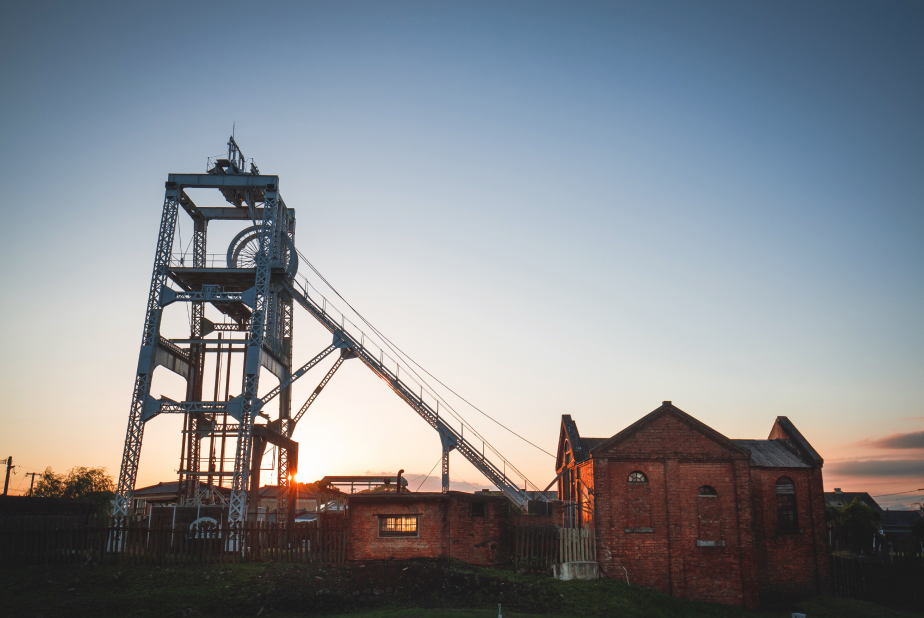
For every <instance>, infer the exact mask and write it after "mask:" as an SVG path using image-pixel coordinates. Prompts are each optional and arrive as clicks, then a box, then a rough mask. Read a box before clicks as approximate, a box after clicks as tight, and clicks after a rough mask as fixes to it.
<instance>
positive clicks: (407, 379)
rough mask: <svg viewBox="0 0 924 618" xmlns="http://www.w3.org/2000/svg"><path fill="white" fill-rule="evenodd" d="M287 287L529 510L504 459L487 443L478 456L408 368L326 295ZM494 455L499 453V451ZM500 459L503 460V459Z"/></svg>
mask: <svg viewBox="0 0 924 618" xmlns="http://www.w3.org/2000/svg"><path fill="white" fill-rule="evenodd" d="M286 286H287V287H288V291H289V293H290V294H291V295H292V297H293V298H294V299H295V301H296V302H298V303H299V304H300V305H301V306H302V307H304V308H305V310H306V311H308V313H310V314H311V315H313V316H314V317H315V319H317V320H318V321H319V322H320V323H321V324H322V325H323V326H324V327H325V328H326V329H327V330H329V331H330V332H331V333H332V334H333V335H334V336H335V338H336V337H340V338H341V339H342V340H343V343H344V347H349V348H351V349H352V350H353V351H354V352H355V353H356V355H357V356H358V357H359V358H360V359H362V361H363V362H364V363H365V364H366V366H367V367H369V368H370V369H371V370H372V371H373V372H374V373H376V374H377V375H378V376H379V377H380V378H382V379H383V380H384V381H385V382H387V383H388V385H389V386H390V387H391V388H392V390H394V391H395V392H396V393H397V394H398V395H399V396H400V397H401V398H402V399H404V401H405V402H406V403H407V404H408V405H410V406H411V407H412V408H413V409H414V410H415V411H416V412H417V414H419V415H420V416H421V417H422V418H423V419H424V420H425V421H426V422H427V423H428V424H429V425H430V426H431V427H433V428H434V429H436V430H437V431H438V432H440V434H443V436H444V437H445V439H447V440H449V443H450V444H454V447H455V449H456V450H457V451H459V453H460V454H461V455H462V456H463V457H465V458H466V459H467V460H468V461H469V462H470V463H471V464H472V465H473V466H475V468H476V469H477V470H478V471H479V472H481V473H482V474H484V475H485V477H487V479H488V480H489V481H491V483H493V484H494V485H495V486H496V487H498V488H499V489H500V490H501V491H502V492H503V493H504V495H505V496H507V498H508V499H509V500H510V501H511V502H513V503H514V504H516V505H517V506H519V507H520V508H521V509H523V510H526V506H527V500H528V499H529V498H528V496H527V494H526V492H525V491H524V490H522V489H520V488H519V487H517V485H516V484H515V483H513V482H512V481H511V480H510V478H509V477H508V476H507V473H506V460H505V459H504V464H503V468H499V467H497V466H496V465H495V464H494V463H493V462H492V461H491V460H490V459H488V458H487V457H486V456H485V452H484V443H482V450H481V452H479V451H478V449H477V447H476V446H475V445H473V444H472V443H471V442H470V441H468V440H467V439H466V438H465V435H464V432H465V426H464V424H460V430H458V431H457V430H456V429H455V428H453V427H452V426H451V425H450V424H449V423H448V422H447V420H448V419H447V418H446V414H445V413H444V414H443V415H442V416H441V415H440V404H439V401H440V400H439V398H438V397H436V395H434V394H433V393H432V392H430V391H429V390H428V389H427V388H425V386H424V385H423V384H421V383H420V382H418V381H417V380H415V379H414V378H413V377H411V375H410V373H409V372H408V370H407V369H406V368H405V370H404V371H403V372H402V371H401V363H399V362H398V361H397V360H395V359H394V358H392V357H391V356H389V355H388V354H386V353H385V351H384V350H383V349H382V348H381V347H380V346H378V345H377V344H376V343H375V342H374V341H372V340H370V339H369V338H368V337H367V336H366V334H365V333H364V332H363V330H362V329H361V328H359V327H358V326H356V324H354V323H353V322H351V321H350V320H349V319H347V318H346V316H345V315H344V314H343V312H341V311H339V310H338V309H337V308H336V307H334V306H333V305H332V304H331V303H329V302H328V301H327V299H326V298H325V297H324V296H323V295H321V294H320V293H318V292H317V291H316V290H311V289H310V286H308V285H303V284H302V283H300V282H298V281H297V280H293V281H291V282H287V283H286ZM312 292H313V293H312ZM492 450H493V449H492ZM494 452H495V453H497V451H494ZM498 455H499V453H498ZM501 458H502V459H503V456H501Z"/></svg>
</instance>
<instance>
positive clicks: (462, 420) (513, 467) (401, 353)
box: [295, 247, 554, 487]
mask: <svg viewBox="0 0 924 618" xmlns="http://www.w3.org/2000/svg"><path fill="white" fill-rule="evenodd" d="M295 251H296V253H297V254H298V256H299V257H300V258H301V259H302V260H304V261H305V263H306V264H308V266H309V267H310V268H311V270H312V272H314V273H315V274H316V275H317V276H318V277H319V278H320V279H321V281H323V282H324V283H325V284H326V285H327V287H329V288H330V289H331V290H332V291H333V292H334V294H336V295H337V296H338V297H339V298H340V300H342V301H343V302H344V303H346V305H347V306H348V307H349V308H350V309H352V310H353V312H354V313H355V314H356V315H357V316H359V319H360V320H362V321H363V323H364V324H366V325H367V326H368V327H369V328H370V329H371V330H372V332H373V333H375V334H377V335H378V336H379V337H381V338H382V340H383V342H384V343H385V346H386V347H387V348H388V349H389V350H390V351H391V352H392V353H393V354H395V355H396V356H399V357H400V356H403V357H405V359H407V360H408V361H409V362H411V363H413V365H416V366H417V367H419V368H420V369H421V370H422V371H424V372H425V373H427V375H429V376H430V377H432V378H433V379H434V380H436V381H437V382H439V383H440V384H442V385H443V386H444V387H445V388H446V389H448V390H450V391H451V392H452V393H453V394H454V395H456V396H457V397H459V398H460V399H462V401H464V402H465V403H467V404H468V405H469V406H472V407H473V408H475V409H476V410H478V412H480V413H481V414H483V415H484V416H487V417H488V418H489V419H490V420H492V421H494V422H495V423H497V424H498V425H500V426H501V427H503V428H504V429H506V430H507V431H509V432H510V433H512V434H513V435H515V436H516V437H518V438H520V439H521V440H523V441H524V442H527V443H528V444H530V445H532V446H533V447H535V448H537V449H539V450H541V451H542V452H544V453H545V454H547V455H549V456H550V457H554V455H552V454H551V453H549V452H548V451H546V450H544V449H542V448H540V447H538V446H536V445H535V444H533V443H532V442H530V441H529V440H527V439H526V438H524V437H523V436H521V435H519V434H517V433H516V432H514V431H513V430H511V429H510V428H508V427H506V426H504V425H503V424H501V423H500V422H498V421H497V420H495V419H494V418H492V417H491V416H490V415H488V414H487V413H486V412H484V411H482V410H480V409H478V408H477V407H475V406H474V404H472V403H471V402H469V401H468V400H466V399H465V398H463V397H462V396H461V395H459V394H458V393H456V392H455V391H453V390H452V389H450V388H449V387H448V386H446V385H445V384H443V383H442V382H441V381H440V380H439V379H438V378H436V377H434V376H433V375H432V374H430V373H429V372H428V371H427V370H426V369H424V368H423V367H422V366H421V365H420V364H419V363H417V362H416V361H415V360H414V359H413V358H411V357H410V356H409V355H408V354H406V353H405V352H404V351H403V350H401V349H400V348H398V346H397V345H395V344H394V343H393V342H392V341H391V340H390V339H389V338H388V337H386V336H385V335H384V334H382V332H381V331H379V330H378V329H377V328H376V327H375V326H374V325H373V324H372V323H371V322H369V320H367V319H366V318H365V317H364V316H363V315H362V314H361V313H360V312H359V311H357V310H356V308H355V307H354V306H353V305H351V304H350V301H348V300H347V299H346V298H344V297H343V295H342V294H340V292H338V291H337V289H336V288H335V287H334V286H333V285H331V283H330V282H329V281H328V280H327V279H326V278H325V277H324V275H322V274H321V272H320V271H318V269H317V268H315V266H314V264H312V263H311V262H310V261H309V260H308V258H307V257H305V255H304V254H303V253H302V252H301V251H299V250H298V248H297V247H296V249H295ZM305 282H306V283H307V284H308V285H309V286H310V287H311V289H313V290H314V291H315V292H317V293H318V294H319V295H320V296H321V297H322V298H324V295H323V294H321V293H320V292H319V291H318V290H317V288H315V287H314V286H313V285H311V283H310V282H309V281H308V280H307V278H306V279H305ZM325 300H326V299H325ZM341 315H343V314H342V312H341ZM393 346H394V347H393ZM396 349H397V351H396ZM406 369H408V370H410V372H411V373H412V374H413V375H414V376H416V377H417V378H418V379H419V380H420V381H421V382H422V383H423V384H426V380H424V379H423V378H421V377H420V375H419V374H418V373H417V372H416V371H414V368H413V367H412V366H408V367H406ZM415 382H416V380H415ZM418 384H420V383H418ZM427 386H429V385H427ZM429 392H430V393H431V394H432V395H433V396H434V397H436V398H437V399H438V400H440V401H442V402H443V404H445V406H446V407H447V408H448V409H449V411H450V414H451V415H452V416H453V417H454V418H455V419H456V420H458V421H459V422H460V423H462V426H463V428H464V427H466V426H467V427H468V428H469V430H471V431H472V432H473V433H474V434H475V435H476V436H477V437H478V438H480V439H481V440H482V442H483V443H484V444H485V445H486V446H488V447H490V449H491V451H492V452H493V453H495V454H496V455H497V456H498V457H500V459H501V460H502V461H504V463H505V464H508V465H509V466H510V469H511V470H512V471H514V472H516V474H517V475H518V476H519V477H521V478H522V479H523V480H524V481H525V482H527V483H532V481H530V480H529V478H528V477H527V476H526V475H525V474H523V472H521V471H520V470H519V469H517V467H516V465H514V463H513V462H512V461H510V460H509V459H507V458H506V457H505V456H504V455H503V454H502V453H501V452H500V451H498V450H497V449H496V448H495V447H494V445H492V444H491V443H490V442H489V441H488V440H487V439H486V438H485V437H484V436H483V435H481V433H480V432H479V431H478V430H477V429H475V428H474V426H472V424H471V423H469V422H468V421H467V420H465V418H464V417H462V416H461V414H459V413H458V412H457V411H456V410H455V409H454V408H453V407H452V406H451V405H450V404H449V402H447V401H446V400H445V399H444V398H443V397H441V396H440V395H438V394H437V393H435V392H434V391H433V390H432V389H430V391H429ZM505 477H506V473H505ZM532 484H533V486H534V487H536V484H535V483H532Z"/></svg>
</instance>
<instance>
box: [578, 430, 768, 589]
mask: <svg viewBox="0 0 924 618" xmlns="http://www.w3.org/2000/svg"><path fill="white" fill-rule="evenodd" d="M749 459H750V458H749V455H747V454H746V453H743V452H741V451H740V449H736V448H734V447H729V446H728V445H725V444H721V443H719V442H718V441H717V440H716V439H714V438H712V437H711V436H706V435H703V434H702V433H700V432H699V431H697V430H696V429H694V428H691V427H690V426H689V425H688V424H687V423H684V422H683V421H681V420H680V419H679V418H677V417H675V416H673V415H670V414H665V415H662V416H660V417H659V418H655V419H653V420H652V421H651V422H650V423H648V424H646V425H644V426H642V427H641V428H640V429H639V430H638V431H637V432H636V433H634V434H633V435H631V436H628V437H626V438H625V439H623V440H622V441H620V442H618V443H616V444H614V445H612V447H611V448H609V449H606V450H605V451H604V452H597V453H594V456H593V462H594V478H595V481H596V483H595V494H596V495H595V498H596V524H595V525H596V534H597V539H598V559H599V561H600V565H601V568H602V569H603V570H604V572H606V573H607V574H608V575H609V576H610V577H623V576H624V573H625V572H624V571H623V568H624V569H625V570H626V571H627V572H628V576H629V580H630V581H632V582H634V583H637V584H639V585H642V586H647V587H651V588H656V589H658V590H661V591H663V592H665V593H668V594H673V595H675V596H678V597H682V598H689V599H696V600H700V601H710V602H716V603H724V604H728V605H744V606H746V607H754V606H756V604H757V599H758V596H757V586H756V577H755V563H754V556H753V552H754V539H753V531H752V525H751V516H750V507H749V505H750V470H749ZM635 471H638V472H642V473H644V474H645V476H646V477H647V479H648V482H647V483H645V484H636V483H629V482H628V479H629V474H630V473H632V472H635ZM704 485H708V486H710V487H712V488H714V489H715V491H716V493H717V494H718V495H717V496H716V497H714V498H713V497H709V498H701V497H700V496H699V492H698V490H699V488H700V487H702V486H704ZM742 504H743V505H745V506H744V508H742Z"/></svg>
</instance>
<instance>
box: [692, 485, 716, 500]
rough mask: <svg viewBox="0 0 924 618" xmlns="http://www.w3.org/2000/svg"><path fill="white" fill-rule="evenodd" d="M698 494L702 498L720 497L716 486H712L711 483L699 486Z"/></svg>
mask: <svg viewBox="0 0 924 618" xmlns="http://www.w3.org/2000/svg"><path fill="white" fill-rule="evenodd" d="M696 495H698V496H699V497H700V498H718V497H719V493H718V492H717V491H716V490H715V487H710V486H709V485H703V486H702V487H700V488H699V490H698V491H697V493H696Z"/></svg>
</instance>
